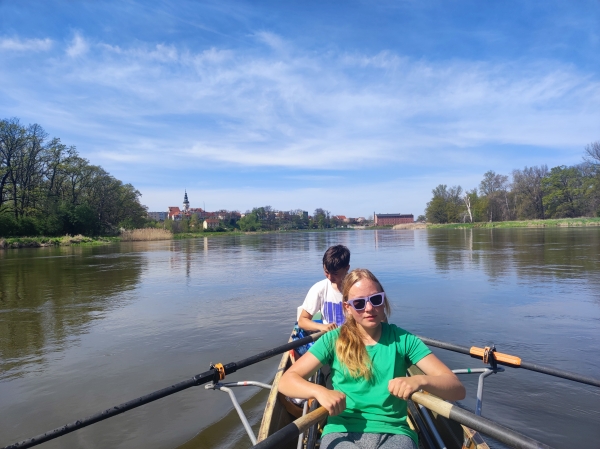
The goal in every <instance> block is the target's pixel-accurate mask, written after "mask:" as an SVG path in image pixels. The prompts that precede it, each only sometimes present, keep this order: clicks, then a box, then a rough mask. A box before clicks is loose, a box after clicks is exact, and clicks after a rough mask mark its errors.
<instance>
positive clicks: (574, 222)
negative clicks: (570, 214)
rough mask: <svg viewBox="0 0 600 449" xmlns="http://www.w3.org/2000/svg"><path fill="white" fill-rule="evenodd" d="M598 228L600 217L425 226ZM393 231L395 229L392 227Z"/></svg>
mask: <svg viewBox="0 0 600 449" xmlns="http://www.w3.org/2000/svg"><path fill="white" fill-rule="evenodd" d="M585 226H600V217H581V218H557V219H548V220H523V221H493V222H481V223H446V224H427V229H472V228H553V227H559V228H560V227H565V228H570V227H585ZM394 229H396V228H395V227H394Z"/></svg>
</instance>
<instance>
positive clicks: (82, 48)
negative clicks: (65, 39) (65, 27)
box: [67, 33, 89, 58]
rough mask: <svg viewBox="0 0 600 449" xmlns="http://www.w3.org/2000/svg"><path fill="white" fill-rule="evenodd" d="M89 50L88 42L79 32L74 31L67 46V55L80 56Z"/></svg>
mask: <svg viewBox="0 0 600 449" xmlns="http://www.w3.org/2000/svg"><path fill="white" fill-rule="evenodd" d="M88 50H89V44H88V43H87V41H86V40H85V39H84V37H83V36H82V35H81V34H80V33H75V35H74V36H73V39H72V40H71V43H70V44H69V46H68V47H67V55H69V56H70V57H71V58H76V57H78V56H82V55H84V54H85V53H87V51H88Z"/></svg>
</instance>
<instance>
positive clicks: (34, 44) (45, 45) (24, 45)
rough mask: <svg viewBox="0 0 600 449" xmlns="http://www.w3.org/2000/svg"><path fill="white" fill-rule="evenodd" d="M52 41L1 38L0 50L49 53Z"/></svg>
mask: <svg viewBox="0 0 600 449" xmlns="http://www.w3.org/2000/svg"><path fill="white" fill-rule="evenodd" d="M52 44H53V41H52V39H49V38H46V39H20V38H18V37H4V38H0V50H10V51H21V52H24V51H47V50H50V48H51V47H52Z"/></svg>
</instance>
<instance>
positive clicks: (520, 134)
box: [3, 32, 600, 169]
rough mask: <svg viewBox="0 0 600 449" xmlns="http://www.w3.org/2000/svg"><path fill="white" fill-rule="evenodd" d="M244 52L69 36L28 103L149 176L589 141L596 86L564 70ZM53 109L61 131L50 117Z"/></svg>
mask: <svg viewBox="0 0 600 449" xmlns="http://www.w3.org/2000/svg"><path fill="white" fill-rule="evenodd" d="M257 38H258V40H259V41H260V42H261V43H267V47H268V50H267V52H266V53H265V51H264V47H263V46H258V47H256V44H255V42H256V39H257ZM249 45H250V46H251V47H250V50H251V51H249V50H248V48H243V49H240V50H232V49H224V48H216V47H211V48H208V49H203V50H201V51H192V50H190V49H188V48H181V47H178V46H174V45H166V44H158V45H147V44H144V43H142V44H136V45H132V46H129V47H125V46H111V45H107V44H102V43H100V44H98V45H94V46H93V47H91V46H90V45H89V44H88V43H87V42H86V40H85V39H84V37H83V36H82V35H80V34H79V33H77V34H75V36H74V38H73V41H72V42H71V45H70V47H69V50H68V51H67V53H68V55H69V56H76V55H81V54H83V53H85V52H86V51H87V52H89V57H87V58H85V60H78V61H77V62H75V61H73V60H72V59H71V58H64V59H63V60H57V61H56V60H52V61H49V63H48V64H47V65H45V66H43V68H42V70H41V71H40V77H41V79H42V83H44V82H46V81H45V80H49V79H52V80H58V81H55V84H58V86H59V87H58V88H54V90H50V91H46V92H45V94H44V96H39V97H36V98H33V97H31V95H30V102H32V103H35V104H36V110H37V111H40V112H38V113H39V114H41V113H42V111H44V110H47V111H49V112H48V116H47V117H43V119H42V118H40V119H39V122H40V123H43V124H44V126H46V127H48V126H49V125H52V124H55V125H56V126H58V127H59V129H60V126H64V125H63V123H65V124H67V123H68V126H69V129H73V128H80V129H86V132H87V133H88V134H87V135H88V137H89V138H90V139H91V140H92V141H97V142H98V143H95V144H91V145H89V146H88V148H90V147H91V148H94V147H95V148H96V149H97V153H98V155H99V156H101V157H102V159H104V160H107V161H115V162H123V163H127V162H128V161H129V162H131V163H133V162H137V163H143V164H146V165H155V166H157V167H159V166H160V167H162V166H164V165H167V166H168V165H170V164H174V162H173V160H174V159H173V158H174V157H175V156H176V155H180V156H185V157H186V158H187V159H186V160H187V161H188V163H189V164H195V163H196V164H201V163H203V162H206V161H213V162H219V163H223V164H233V165H235V166H242V165H246V166H254V167H256V166H266V167H273V166H278V167H296V168H302V169H310V168H314V169H322V168H327V169H345V168H352V167H356V166H357V165H361V166H377V165H385V164H399V163H402V164H409V165H417V166H420V165H433V166H438V167H440V166H453V165H455V164H458V165H464V164H467V165H468V164H471V165H478V164H482V163H486V161H488V160H490V158H491V157H501V156H498V155H497V154H494V155H492V156H490V154H485V153H486V151H485V148H486V147H488V146H499V145H505V146H511V145H513V146H524V145H528V146H536V147H543V148H554V149H559V148H562V149H565V148H566V149H571V150H573V151H574V149H577V151H579V152H581V148H582V146H583V145H584V144H585V143H588V142H590V141H592V140H595V139H597V129H598V128H597V124H598V119H599V113H598V111H599V110H600V80H599V79H598V77H597V75H596V74H591V73H585V72H582V71H579V70H577V69H576V68H574V67H572V66H568V65H562V64H560V63H557V62H555V63H548V62H546V63H541V62H536V61H532V62H524V61H519V62H513V63H506V62H504V63H486V62H477V61H475V62H473V61H460V60H453V61H443V62H431V61H426V60H412V59H409V58H406V57H404V56H402V55H399V54H396V53H394V52H391V51H387V52H380V53H377V54H373V55H369V54H359V53H352V54H350V53H341V54H335V53H333V52H330V51H324V52H322V53H318V52H311V53H307V52H303V51H301V50H300V49H298V48H294V46H293V44H292V43H290V42H286V41H284V40H283V39H281V38H280V37H279V36H277V35H274V34H272V33H269V32H260V33H256V34H255V35H254V36H251V37H249ZM3 78H6V75H4V77H3ZM15 98H17V97H15ZM23 98H24V97H23V96H21V97H19V98H17V101H23ZM80 98H85V101H80ZM61 104H64V105H65V106H63V108H64V109H65V110H67V109H68V111H69V112H68V115H69V120H68V121H65V120H64V119H65V117H64V114H63V117H62V118H61V120H60V121H58V120H56V117H57V114H56V109H57V108H60V107H61V106H60V105H61ZM50 111H52V113H50ZM174 117H175V118H174ZM55 121H56V123H54V122H55ZM90 124H93V126H91V125H90ZM107 143H110V150H107V149H103V148H102V146H106V145H107ZM80 146H81V145H80ZM489 153H491V152H489ZM164 154H169V155H171V156H173V158H171V160H169V161H165V160H164V158H163V157H162V156H163V155H164ZM543 162H545V161H539V162H536V163H543Z"/></svg>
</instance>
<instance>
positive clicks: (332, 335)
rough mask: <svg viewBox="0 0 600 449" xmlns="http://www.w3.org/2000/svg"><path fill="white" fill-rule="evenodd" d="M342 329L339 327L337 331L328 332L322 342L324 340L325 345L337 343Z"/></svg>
mask: <svg viewBox="0 0 600 449" xmlns="http://www.w3.org/2000/svg"><path fill="white" fill-rule="evenodd" d="M340 329H341V328H339V327H338V328H336V329H333V330H332V331H329V332H326V333H325V334H323V336H322V337H321V338H320V340H323V342H325V343H328V342H335V341H337V339H338V338H339V336H340Z"/></svg>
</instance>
